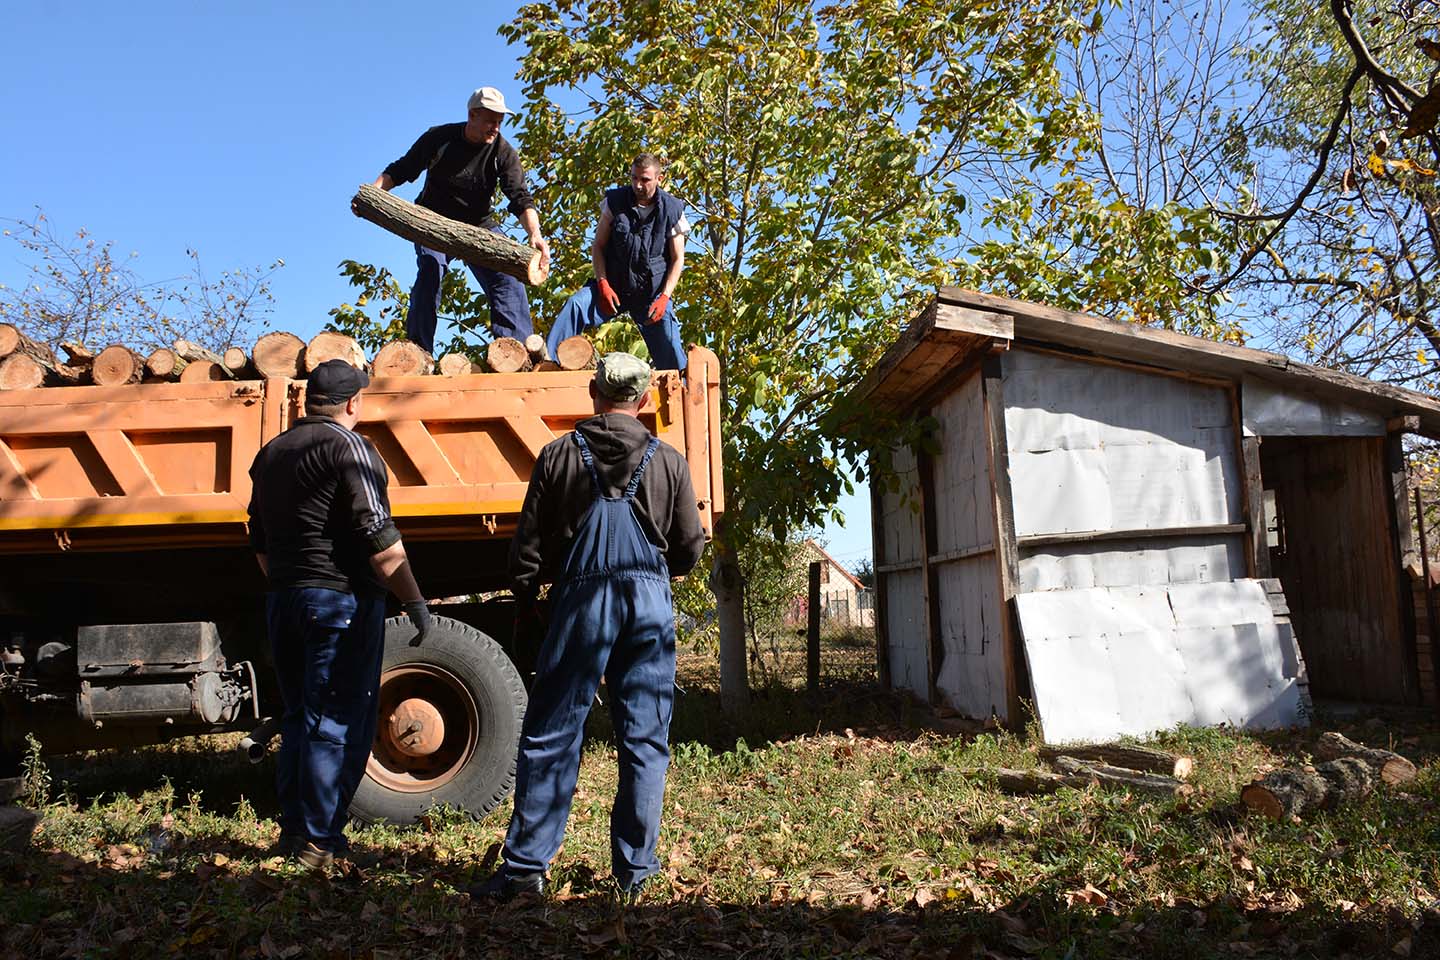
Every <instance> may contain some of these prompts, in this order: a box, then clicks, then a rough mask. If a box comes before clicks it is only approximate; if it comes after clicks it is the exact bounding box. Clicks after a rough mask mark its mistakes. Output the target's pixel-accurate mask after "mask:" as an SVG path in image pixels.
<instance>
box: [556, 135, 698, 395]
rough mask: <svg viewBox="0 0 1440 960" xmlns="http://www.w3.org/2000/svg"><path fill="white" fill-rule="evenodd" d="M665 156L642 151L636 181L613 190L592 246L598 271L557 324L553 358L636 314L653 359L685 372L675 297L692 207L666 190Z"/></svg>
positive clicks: (634, 172) (662, 366)
mask: <svg viewBox="0 0 1440 960" xmlns="http://www.w3.org/2000/svg"><path fill="white" fill-rule="evenodd" d="M662 179H663V175H662V171H661V168H660V159H659V158H658V157H656V156H655V155H654V154H651V153H642V154H640V155H639V156H637V157H636V158H635V160H634V161H633V162H632V163H631V164H630V185H629V186H622V187H615V188H614V189H613V190H607V191H605V199H604V200H602V201H601V203H600V221H599V223H597V224H596V225H595V240H594V242H593V243H591V245H590V263H591V265H592V266H593V267H594V268H595V276H594V278H593V279H591V280H590V281H588V282H587V283H586V284H585V286H583V287H581V288H580V289H579V290H578V291H576V292H575V295H574V296H572V297H571V298H570V299H569V300H568V301H566V303H565V306H563V307H561V308H560V314H559V316H557V317H556V318H555V325H554V326H552V327H551V328H550V335H549V336H548V337H547V338H546V344H547V346H548V347H549V349H550V356H552V357H554V356H558V354H557V353H556V352H555V351H556V348H557V347H559V345H560V341H562V340H564V339H565V338H566V337H573V336H575V335H576V334H578V333H580V332H581V331H582V330H585V329H586V328H588V327H594V326H598V325H599V324H601V323H603V322H605V321H606V320H609V319H610V318H611V317H613V316H615V315H616V314H618V313H619V312H620V311H622V310H623V311H625V312H626V313H628V314H630V317H631V319H633V320H634V321H635V323H636V325H637V326H639V328H640V335H641V336H642V337H644V338H645V346H646V348H647V349H648V350H649V351H650V359H651V360H653V361H654V363H655V366H656V367H658V368H659V369H661V370H684V369H685V351H684V349H683V348H682V347H681V346H680V323H679V321H678V320H676V319H675V306H674V304H672V303H671V302H670V298H671V297H673V296H674V295H675V285H676V284H678V283H679V282H680V272H681V271H682V270H684V269H685V235H686V234H688V233H689V232H690V224H689V222H688V221H687V220H686V219H685V205H684V204H683V203H681V202H680V201H679V200H677V199H676V198H675V197H673V196H671V195H670V194H669V193H666V192H665V191H664V190H662V189H660V183H661V180H662Z"/></svg>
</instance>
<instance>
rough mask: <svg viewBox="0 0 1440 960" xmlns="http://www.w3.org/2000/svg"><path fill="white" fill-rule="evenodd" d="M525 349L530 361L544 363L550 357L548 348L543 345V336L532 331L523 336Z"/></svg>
mask: <svg viewBox="0 0 1440 960" xmlns="http://www.w3.org/2000/svg"><path fill="white" fill-rule="evenodd" d="M525 349H526V351H527V352H529V354H530V362H531V363H536V364H539V363H544V362H545V361H546V360H549V359H550V350H549V348H547V347H546V346H545V338H544V337H542V336H540V334H538V333H532V334H530V336H528V337H526V338H525Z"/></svg>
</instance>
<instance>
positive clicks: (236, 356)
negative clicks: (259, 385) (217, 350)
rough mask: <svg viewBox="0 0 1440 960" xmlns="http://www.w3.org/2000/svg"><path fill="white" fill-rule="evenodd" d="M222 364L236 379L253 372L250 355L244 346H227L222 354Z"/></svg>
mask: <svg viewBox="0 0 1440 960" xmlns="http://www.w3.org/2000/svg"><path fill="white" fill-rule="evenodd" d="M220 365H221V366H222V367H224V368H225V369H226V370H229V371H230V372H231V373H233V374H234V375H235V377H236V379H241V378H243V377H245V375H246V374H248V373H252V372H253V370H252V368H251V367H250V357H249V355H247V354H246V353H245V348H244V347H226V348H225V352H224V353H223V354H221V355H220Z"/></svg>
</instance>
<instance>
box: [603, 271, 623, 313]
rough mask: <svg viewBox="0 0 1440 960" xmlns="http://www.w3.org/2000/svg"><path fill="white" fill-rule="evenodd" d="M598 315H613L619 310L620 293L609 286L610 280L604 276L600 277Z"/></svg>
mask: <svg viewBox="0 0 1440 960" xmlns="http://www.w3.org/2000/svg"><path fill="white" fill-rule="evenodd" d="M599 287H600V315H601V316H602V317H613V316H615V314H617V313H619V312H620V294H618V293H616V292H615V288H614V287H612V286H610V281H609V280H606V279H605V278H604V277H601V278H600V283H599Z"/></svg>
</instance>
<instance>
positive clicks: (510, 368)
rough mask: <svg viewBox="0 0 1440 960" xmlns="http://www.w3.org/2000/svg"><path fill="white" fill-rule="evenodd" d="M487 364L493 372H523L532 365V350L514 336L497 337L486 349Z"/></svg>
mask: <svg viewBox="0 0 1440 960" xmlns="http://www.w3.org/2000/svg"><path fill="white" fill-rule="evenodd" d="M485 364H486V366H488V367H489V368H490V371H491V372H492V373H522V372H524V371H526V370H529V369H530V367H531V363H530V351H528V350H526V349H525V344H523V343H521V342H520V341H519V340H516V339H515V338H514V337H496V338H495V339H494V340H492V341H490V346H489V347H488V348H487V349H486V351H485Z"/></svg>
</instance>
